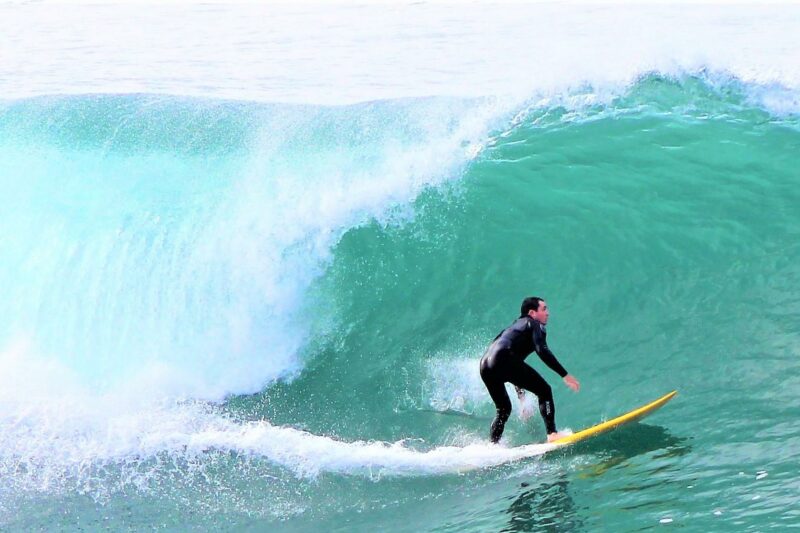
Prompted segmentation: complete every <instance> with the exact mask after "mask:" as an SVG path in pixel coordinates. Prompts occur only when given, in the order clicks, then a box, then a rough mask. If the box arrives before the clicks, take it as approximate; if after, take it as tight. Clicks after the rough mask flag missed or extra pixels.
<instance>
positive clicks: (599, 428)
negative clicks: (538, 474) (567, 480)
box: [552, 390, 678, 446]
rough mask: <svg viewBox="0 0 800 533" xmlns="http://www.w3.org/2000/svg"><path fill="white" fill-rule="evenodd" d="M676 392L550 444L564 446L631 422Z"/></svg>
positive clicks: (657, 406)
mask: <svg viewBox="0 0 800 533" xmlns="http://www.w3.org/2000/svg"><path fill="white" fill-rule="evenodd" d="M676 394H678V391H676V390H674V391H672V392H670V393H669V394H665V395H664V396H662V397H661V398H659V399H658V400H656V401H654V402H650V403H648V404H646V405H643V406H641V407H639V408H637V409H634V410H633V411H630V412H629V413H625V414H624V415H622V416H618V417H617V418H612V419H611V420H606V421H605V422H601V423H600V424H597V425H596V426H592V427H589V428H586V429H583V430H581V431H578V432H577V433H573V434H572V435H567V436H566V437H562V438H560V439H558V440H555V441H553V442H552V444H558V445H561V446H566V445H568V444H574V443H576V442H578V441H582V440H584V439H588V438H589V437H594V436H596V435H600V434H601V433H605V432H606V431H611V430H612V429H614V428H617V427H619V426H621V425H622V424H627V423H628V422H633V421H634V420H639V419H640V418H643V417H645V416H647V415H649V414H650V413H652V412H654V411H657V410H658V409H659V408H660V407H661V406H662V405H664V404H665V403H667V402H668V401H670V400H671V399H672V398H674V397H675V395H676Z"/></svg>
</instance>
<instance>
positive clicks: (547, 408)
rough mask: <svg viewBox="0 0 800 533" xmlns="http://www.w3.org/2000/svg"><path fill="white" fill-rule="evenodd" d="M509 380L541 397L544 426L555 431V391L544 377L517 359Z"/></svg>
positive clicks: (550, 430)
mask: <svg viewBox="0 0 800 533" xmlns="http://www.w3.org/2000/svg"><path fill="white" fill-rule="evenodd" d="M508 381H510V382H511V383H512V384H514V385H516V386H517V387H519V388H521V389H525V390H527V391H530V392H532V393H534V394H535V395H536V397H537V398H538V399H539V413H541V415H542V418H543V419H544V426H545V428H546V429H547V434H548V435H549V434H550V433H555V432H556V406H555V404H554V403H553V391H552V389H551V388H550V385H548V384H547V382H546V381H545V380H544V378H543V377H542V376H540V375H539V373H538V372H537V371H536V370H534V369H533V368H531V367H530V366H528V365H527V364H525V363H524V362H522V361H516V362H515V364H514V366H513V368H512V369H511V370H510V372H509V375H508ZM506 397H508V396H506Z"/></svg>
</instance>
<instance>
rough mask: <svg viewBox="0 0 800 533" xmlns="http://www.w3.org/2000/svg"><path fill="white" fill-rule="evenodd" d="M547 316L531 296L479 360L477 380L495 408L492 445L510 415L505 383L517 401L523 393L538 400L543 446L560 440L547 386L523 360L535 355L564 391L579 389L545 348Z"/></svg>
mask: <svg viewBox="0 0 800 533" xmlns="http://www.w3.org/2000/svg"><path fill="white" fill-rule="evenodd" d="M549 315H550V311H548V309H547V302H545V301H544V300H542V299H541V298H538V297H535V296H531V297H529V298H525V299H524V300H522V306H521V307H520V316H519V318H518V319H517V320H515V321H514V323H513V324H511V325H510V326H509V327H507V328H506V329H504V330H503V331H501V332H500V334H499V335H497V337H495V338H494V341H492V344H490V345H489V348H488V349H487V350H486V353H484V354H483V357H482V358H481V379H482V380H483V383H484V384H485V385H486V388H487V389H489V395H491V397H492V401H494V404H495V406H497V415H496V416H495V417H494V421H492V428H491V433H490V437H491V439H492V442H498V441H499V440H500V436H501V435H502V434H503V429H504V428H505V425H506V421H507V420H508V417H509V416H510V415H511V400H510V399H509V398H508V394H507V393H506V386H505V384H506V383H511V384H513V385H514V388H515V389H516V390H517V396H518V397H519V399H520V400H522V399H523V398H524V397H525V390H528V391H530V392H532V393H533V394H535V395H536V397H537V398H538V399H539V412H540V413H541V415H542V418H543V419H544V425H545V428H546V429H547V442H552V441H554V440H557V439H560V438H561V437H563V436H564V434H562V433H559V432H558V431H556V418H555V415H556V409H555V405H554V404H553V392H552V391H551V389H550V385H548V384H547V382H546V381H545V380H544V378H542V376H540V375H539V373H538V372H537V371H536V370H534V369H533V368H531V367H530V366H528V365H527V364H525V358H526V357H528V356H529V355H530V354H531V353H532V352H536V353H537V355H538V356H539V358H540V359H541V360H542V361H544V363H545V364H546V365H547V366H549V367H550V369H551V370H553V371H554V372H555V373H557V374H558V375H559V376H561V378H562V379H563V380H564V383H565V384H566V385H567V387H569V388H570V389H572V390H574V391H575V392H578V391H579V390H580V388H581V385H580V383H578V380H577V379H575V378H574V377H573V376H571V375H570V374H569V373H568V372H567V371H566V370H565V369H564V367H563V366H561V364H560V363H559V362H558V359H556V356H555V355H554V354H553V352H551V351H550V348H548V347H547V330H546V329H545V326H546V325H547V319H548V317H549Z"/></svg>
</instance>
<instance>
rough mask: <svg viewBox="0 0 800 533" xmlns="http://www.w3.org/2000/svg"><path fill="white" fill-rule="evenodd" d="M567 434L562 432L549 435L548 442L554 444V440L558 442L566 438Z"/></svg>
mask: <svg viewBox="0 0 800 533" xmlns="http://www.w3.org/2000/svg"><path fill="white" fill-rule="evenodd" d="M566 436H567V434H566V433H563V432H561V431H556V432H555V433H549V434H548V435H547V442H553V441H554V440H558V439H560V438H562V437H566Z"/></svg>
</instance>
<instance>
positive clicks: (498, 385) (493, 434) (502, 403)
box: [481, 365, 511, 442]
mask: <svg viewBox="0 0 800 533" xmlns="http://www.w3.org/2000/svg"><path fill="white" fill-rule="evenodd" d="M498 374H500V373H499V372H497V371H496V370H493V369H491V368H487V367H485V366H484V365H481V379H482V380H483V383H484V385H486V388H487V389H489V395H490V396H491V397H492V401H493V402H494V405H495V406H496V407H497V414H496V415H495V417H494V420H493V421H492V428H491V431H490V433H489V436H490V438H491V439H492V442H498V441H499V440H500V437H501V436H502V435H503V430H504V429H505V427H506V421H508V417H509V416H511V400H510V399H509V398H508V393H507V392H506V384H505V381H504V380H503V379H502V377H501V376H499V375H498Z"/></svg>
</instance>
